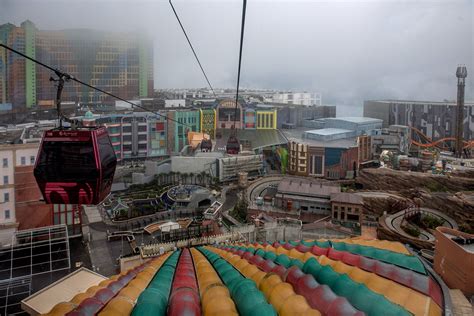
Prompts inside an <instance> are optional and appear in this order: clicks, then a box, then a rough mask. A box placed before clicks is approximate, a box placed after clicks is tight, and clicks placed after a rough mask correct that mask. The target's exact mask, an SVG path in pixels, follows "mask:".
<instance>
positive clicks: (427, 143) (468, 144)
mask: <svg viewBox="0 0 474 316" xmlns="http://www.w3.org/2000/svg"><path fill="white" fill-rule="evenodd" d="M410 128H411V130H412V131H414V132H415V134H416V135H418V137H419V140H420V141H416V140H414V139H412V140H411V143H412V144H413V145H416V146H418V147H422V148H431V147H436V148H439V149H443V150H449V147H446V146H442V144H445V143H448V142H455V141H456V138H455V137H445V138H441V139H438V140H436V141H433V140H432V139H431V138H429V137H428V136H426V135H425V134H424V133H423V132H422V131H420V130H419V129H417V128H415V127H410ZM422 141H424V142H422ZM463 144H464V146H463V149H468V148H472V147H474V140H472V139H471V140H464V141H463Z"/></svg>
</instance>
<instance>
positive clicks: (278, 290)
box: [47, 239, 443, 316]
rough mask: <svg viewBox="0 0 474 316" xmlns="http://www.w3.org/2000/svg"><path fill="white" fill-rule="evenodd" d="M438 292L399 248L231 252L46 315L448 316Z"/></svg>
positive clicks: (173, 256)
mask: <svg viewBox="0 0 474 316" xmlns="http://www.w3.org/2000/svg"><path fill="white" fill-rule="evenodd" d="M442 311H443V299H442V291H441V288H440V286H439V284H438V283H437V282H436V281H435V280H434V279H433V278H432V277H431V276H430V275H429V274H428V273H427V271H426V270H425V268H424V266H423V264H422V263H421V261H420V260H419V259H418V258H416V257H414V256H412V255H411V254H410V253H409V252H408V251H407V249H406V248H405V247H404V246H403V245H402V244H400V243H394V242H388V241H378V240H371V241H367V240H361V239H341V240H311V241H295V242H293V241H292V242H283V241H281V242H275V243H273V244H268V243H263V244H262V243H254V244H244V243H229V244H221V245H217V246H202V247H195V248H184V249H180V250H177V251H174V252H168V253H165V254H163V255H161V256H159V257H156V258H154V259H152V260H150V261H148V262H146V263H144V264H142V265H140V266H138V267H136V268H133V269H130V270H128V271H124V272H122V273H121V274H120V275H115V276H113V277H111V278H110V279H108V280H105V281H102V282H101V283H100V284H99V285H97V286H93V287H91V288H89V289H88V290H87V291H86V292H84V293H80V294H77V295H76V296H75V297H74V298H72V299H71V301H69V302H61V303H58V304H56V305H55V306H54V308H53V309H52V310H51V311H50V312H49V313H48V314H47V315H65V314H66V315H96V314H98V315H201V314H202V315H239V314H240V315H262V316H264V315H364V314H367V315H442Z"/></svg>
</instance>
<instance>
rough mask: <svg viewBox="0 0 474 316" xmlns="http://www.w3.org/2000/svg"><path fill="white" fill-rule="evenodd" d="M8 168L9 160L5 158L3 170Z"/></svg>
mask: <svg viewBox="0 0 474 316" xmlns="http://www.w3.org/2000/svg"><path fill="white" fill-rule="evenodd" d="M7 167H8V158H3V168H7Z"/></svg>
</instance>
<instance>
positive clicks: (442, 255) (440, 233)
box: [434, 227, 474, 297]
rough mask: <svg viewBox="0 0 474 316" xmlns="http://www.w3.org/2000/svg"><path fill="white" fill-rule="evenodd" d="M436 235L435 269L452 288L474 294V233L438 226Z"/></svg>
mask: <svg viewBox="0 0 474 316" xmlns="http://www.w3.org/2000/svg"><path fill="white" fill-rule="evenodd" d="M435 237H436V244H435V257H434V267H435V271H436V272H437V273H438V274H439V275H441V277H442V278H443V280H444V281H445V282H446V284H447V285H448V286H449V287H450V288H452V289H460V290H461V291H462V292H463V293H464V295H466V296H467V297H470V296H472V295H474V273H473V271H474V244H473V243H471V244H469V241H471V242H472V241H473V240H474V235H471V234H466V233H463V232H460V231H458V230H455V229H451V228H447V227H438V228H436V232H435Z"/></svg>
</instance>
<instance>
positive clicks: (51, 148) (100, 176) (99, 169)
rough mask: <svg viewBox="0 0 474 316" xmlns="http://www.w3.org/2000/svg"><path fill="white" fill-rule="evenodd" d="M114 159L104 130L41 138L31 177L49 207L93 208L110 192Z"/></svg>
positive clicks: (63, 132)
mask: <svg viewBox="0 0 474 316" xmlns="http://www.w3.org/2000/svg"><path fill="white" fill-rule="evenodd" d="M116 165H117V158H116V156H115V152H114V149H113V147H112V144H111V142H110V139H109V136H108V133H107V130H106V128H105V127H92V128H80V129H64V128H59V129H52V130H48V131H46V132H45V133H44V135H43V140H42V142H41V147H40V150H39V152H38V157H37V159H36V164H35V169H34V175H35V178H36V182H37V183H38V186H39V188H40V190H41V193H42V194H43V197H44V200H45V201H46V203H48V204H90V205H96V204H99V203H100V202H101V201H103V200H104V199H105V198H106V197H107V195H108V194H109V193H110V189H111V187H112V181H113V177H114V173H115V167H116Z"/></svg>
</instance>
